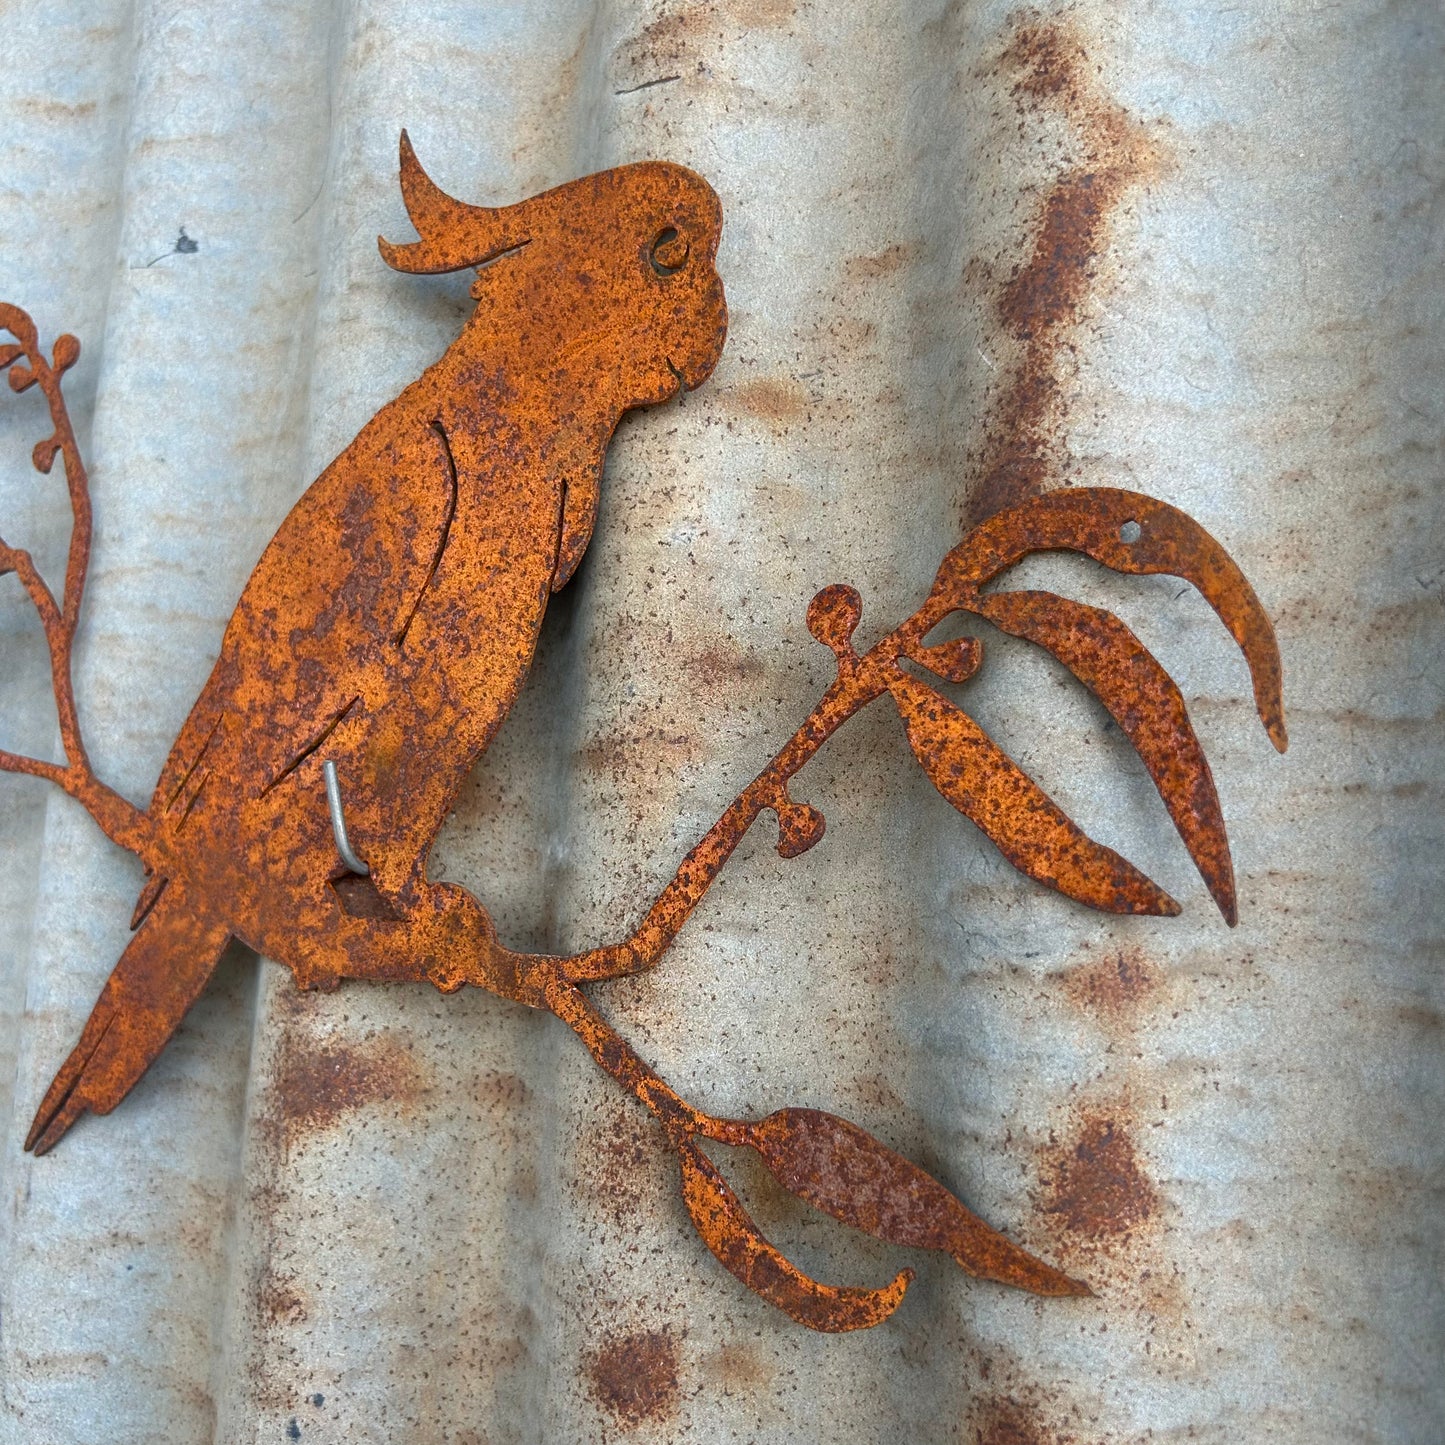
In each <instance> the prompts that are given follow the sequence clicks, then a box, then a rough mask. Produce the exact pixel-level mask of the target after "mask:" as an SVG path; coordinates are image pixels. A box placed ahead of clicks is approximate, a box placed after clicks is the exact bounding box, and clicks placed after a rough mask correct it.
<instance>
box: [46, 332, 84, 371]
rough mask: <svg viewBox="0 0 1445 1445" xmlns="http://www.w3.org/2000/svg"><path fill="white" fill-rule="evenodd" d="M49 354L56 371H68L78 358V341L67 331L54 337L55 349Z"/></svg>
mask: <svg viewBox="0 0 1445 1445" xmlns="http://www.w3.org/2000/svg"><path fill="white" fill-rule="evenodd" d="M51 355H52V364H53V365H54V367H55V369H56V371H69V370H70V368H71V367H72V366H74V365H75V363H76V362H77V361H79V360H80V342H79V341H78V340H76V338H75V337H73V336H72V335H71V334H70V333H69V332H68V331H67V332H66V333H65V334H64V335H63V336H57V337H56V338H55V350H54V352H52V353H51Z"/></svg>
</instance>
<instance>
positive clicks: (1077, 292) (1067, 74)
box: [969, 19, 1163, 521]
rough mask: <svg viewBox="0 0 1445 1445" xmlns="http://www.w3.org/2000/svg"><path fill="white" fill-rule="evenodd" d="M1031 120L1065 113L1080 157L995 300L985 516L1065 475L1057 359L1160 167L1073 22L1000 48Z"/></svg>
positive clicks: (1055, 189)
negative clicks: (1005, 343)
mask: <svg viewBox="0 0 1445 1445" xmlns="http://www.w3.org/2000/svg"><path fill="white" fill-rule="evenodd" d="M1003 69H1004V70H1006V71H1007V70H1012V71H1014V73H1015V74H1016V76H1017V79H1016V80H1015V82H1014V85H1013V97H1014V100H1015V102H1016V104H1017V105H1018V108H1019V111H1020V114H1021V117H1022V118H1023V119H1024V121H1028V120H1030V119H1033V118H1035V117H1036V116H1037V115H1038V114H1039V113H1040V112H1043V111H1049V110H1055V111H1057V110H1062V112H1063V114H1064V116H1065V117H1066V118H1067V120H1068V121H1069V123H1070V126H1071V129H1072V131H1073V134H1074V148H1075V152H1076V154H1075V156H1074V159H1073V160H1072V163H1070V164H1068V165H1067V166H1066V167H1065V168H1064V169H1063V171H1062V173H1061V174H1059V175H1058V176H1057V178H1056V179H1055V180H1054V182H1053V184H1052V186H1051V187H1050V189H1049V190H1048V192H1047V194H1046V195H1045V196H1044V199H1043V203H1042V205H1041V207H1040V209H1039V213H1038V219H1037V222H1036V225H1035V231H1034V239H1033V245H1032V248H1031V250H1030V254H1029V256H1028V259H1027V260H1026V261H1024V262H1022V263H1021V264H1019V265H1017V266H1015V267H1014V269H1013V271H1012V274H1011V275H1010V276H1009V279H1008V281H1007V282H1006V283H1005V284H1004V286H1003V288H1002V291H1001V292H1000V294H999V296H998V300H997V314H998V320H999V323H1000V325H1001V327H1002V329H1003V331H1004V333H1005V335H1006V337H1007V338H1009V339H1010V341H1011V342H1012V349H1013V351H1014V355H1013V357H1012V358H1011V360H1010V362H1009V364H1008V365H1007V367H1006V370H1005V375H1004V380H1003V383H1002V385H1001V387H1000V388H999V390H998V393H997V395H996V396H995V398H994V401H993V404H992V407H991V421H990V423H989V425H988V427H987V430H986V433H985V436H984V441H983V445H982V447H981V448H980V451H979V454H978V456H977V459H976V460H975V462H974V465H973V467H972V468H971V470H972V472H973V484H972V487H971V490H970V506H969V515H970V519H971V520H973V521H980V520H982V519H983V518H985V517H988V516H991V515H992V514H993V513H994V512H997V511H1000V510H1001V509H1002V508H1004V507H1009V506H1013V505H1015V504H1016V503H1018V502H1021V501H1023V500H1024V499H1025V498H1026V497H1029V496H1033V495H1035V494H1037V493H1038V492H1040V491H1042V490H1043V489H1044V488H1045V487H1046V486H1047V485H1049V484H1050V483H1051V482H1056V481H1057V480H1058V476H1057V473H1058V471H1059V467H1058V462H1057V452H1058V450H1059V443H1058V432H1059V430H1060V428H1061V425H1062V420H1063V418H1062V416H1061V415H1060V404H1059V381H1060V366H1061V362H1062V361H1063V359H1064V358H1065V357H1066V356H1067V355H1068V353H1069V352H1070V351H1071V350H1072V349H1073V345H1072V343H1073V337H1072V333H1073V332H1074V331H1075V329H1076V328H1077V327H1078V325H1079V323H1080V321H1081V320H1082V319H1083V317H1084V314H1085V310H1086V302H1087V301H1088V299H1089V297H1090V295H1091V293H1092V292H1093V291H1094V290H1095V289H1096V283H1097V280H1098V263H1099V259H1100V257H1101V255H1102V254H1103V252H1104V250H1105V248H1106V246H1107V244H1108V241H1109V231H1110V225H1111V222H1112V220H1113V217H1114V215H1115V213H1116V212H1117V211H1118V209H1119V206H1120V204H1121V203H1122V202H1123V200H1124V199H1125V198H1126V196H1127V195H1128V194H1129V192H1130V191H1132V190H1133V189H1134V188H1135V187H1136V186H1138V185H1140V184H1141V183H1142V182H1144V181H1146V180H1148V179H1149V178H1150V177H1152V176H1154V175H1156V174H1158V173H1159V171H1160V170H1161V169H1162V165H1163V158H1162V155H1161V152H1160V149H1159V146H1158V142H1157V141H1156V140H1155V138H1154V137H1153V136H1152V135H1151V134H1150V133H1149V132H1148V131H1147V130H1146V129H1145V128H1144V126H1142V125H1141V124H1140V123H1139V122H1138V121H1137V120H1135V119H1134V118H1133V117H1132V116H1131V115H1130V114H1129V113H1128V112H1127V111H1126V110H1124V109H1123V107H1122V106H1120V105H1119V104H1118V103H1117V102H1116V101H1114V100H1113V99H1112V98H1111V97H1110V96H1108V95H1107V94H1105V93H1104V92H1103V91H1102V90H1101V89H1100V87H1099V85H1098V83H1097V81H1096V79H1095V77H1094V74H1093V71H1092V68H1091V66H1090V65H1089V62H1088V56H1087V54H1086V52H1085V49H1084V46H1083V43H1082V41H1081V39H1080V37H1079V36H1078V34H1077V33H1076V31H1075V29H1074V28H1073V27H1072V26H1071V25H1070V24H1069V22H1068V21H1066V20H1059V19H1052V20H1048V21H1042V20H1031V21H1028V22H1026V23H1022V24H1020V25H1019V27H1018V28H1017V30H1016V32H1015V35H1014V39H1013V42H1012V44H1011V45H1010V46H1009V48H1008V49H1007V50H1006V51H1005V53H1004V55H1003Z"/></svg>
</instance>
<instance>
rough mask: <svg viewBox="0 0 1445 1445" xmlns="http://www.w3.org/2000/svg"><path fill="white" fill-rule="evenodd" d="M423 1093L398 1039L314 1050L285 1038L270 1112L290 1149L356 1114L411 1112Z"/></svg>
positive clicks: (321, 1046) (414, 1066) (292, 1035)
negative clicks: (388, 1108) (375, 1108)
mask: <svg viewBox="0 0 1445 1445" xmlns="http://www.w3.org/2000/svg"><path fill="white" fill-rule="evenodd" d="M425 1087H426V1085H425V1081H424V1079H423V1077H422V1073H421V1070H420V1069H419V1068H418V1066H417V1064H416V1061H415V1059H414V1058H413V1057H412V1054H411V1052H410V1050H408V1048H407V1047H406V1045H405V1044H403V1043H402V1042H401V1041H400V1040H398V1039H395V1038H391V1037H386V1036H383V1037H381V1038H376V1039H368V1040H366V1041H364V1042H362V1043H350V1042H336V1043H324V1044H317V1043H312V1042H310V1041H308V1040H305V1039H304V1038H300V1037H298V1036H297V1035H296V1034H295V1033H288V1034H287V1035H286V1037H285V1038H284V1039H283V1041H282V1044H281V1049H280V1057H279V1058H278V1059H277V1061H276V1074H275V1079H274V1082H273V1085H272V1090H271V1107H272V1109H273V1110H274V1117H275V1122H276V1126H277V1129H278V1132H279V1133H280V1134H281V1136H282V1137H283V1138H284V1139H285V1141H286V1142H288V1143H290V1142H294V1140H296V1139H297V1138H299V1137H300V1136H301V1135H303V1134H308V1133H313V1132H316V1131H318V1130H322V1129H326V1128H329V1127H330V1126H331V1125H333V1124H335V1123H336V1122H337V1120H339V1119H340V1118H341V1117H342V1116H343V1115H345V1114H348V1113H350V1112H352V1111H353V1110H356V1109H363V1108H366V1107H368V1106H369V1105H373V1104H377V1103H386V1104H391V1105H393V1106H401V1107H406V1106H409V1105H411V1104H413V1103H415V1101H416V1099H417V1097H418V1096H419V1095H420V1093H421V1092H422V1091H423V1090H424V1088H425Z"/></svg>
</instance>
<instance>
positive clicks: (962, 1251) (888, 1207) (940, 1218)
mask: <svg viewBox="0 0 1445 1445" xmlns="http://www.w3.org/2000/svg"><path fill="white" fill-rule="evenodd" d="M748 1134H749V1139H748V1142H749V1143H750V1144H751V1145H752V1147H753V1148H754V1149H756V1150H757V1151H758V1153H759V1154H760V1155H761V1156H762V1159H763V1162H764V1163H765V1164H766V1165H767V1166H768V1169H769V1171H770V1172H771V1173H772V1175H773V1178H775V1179H776V1180H777V1181H778V1183H779V1184H781V1185H782V1186H783V1188H784V1189H786V1190H787V1191H788V1192H789V1193H790V1194H794V1195H796V1196H797V1197H798V1198H799V1199H804V1200H806V1201H807V1202H808V1203H809V1204H811V1205H812V1206H813V1207H814V1208H815V1209H821V1210H822V1211H823V1212H824V1213H825V1214H831V1215H832V1216H833V1218H834V1219H840V1220H842V1221H843V1223H844V1224H849V1225H852V1227H853V1228H854V1229H861V1230H863V1231H864V1233H866V1234H871V1235H874V1236H876V1237H877V1238H879V1239H886V1240H888V1241H889V1242H890V1243H892V1244H904V1245H911V1246H914V1247H916V1248H918V1249H938V1250H942V1251H943V1252H944V1253H945V1254H948V1255H951V1256H952V1257H953V1259H954V1261H955V1262H956V1263H957V1264H958V1265H959V1266H960V1267H961V1268H962V1269H965V1270H967V1271H968V1273H969V1274H972V1275H976V1276H977V1277H978V1278H980V1279H991V1280H995V1281H997V1282H998V1283H1000V1284H1009V1285H1014V1286H1016V1287H1018V1288H1019V1289H1026V1290H1030V1291H1032V1292H1033V1293H1034V1294H1038V1295H1088V1294H1091V1293H1092V1291H1091V1290H1090V1289H1089V1288H1088V1286H1087V1285H1084V1284H1080V1283H1079V1282H1078V1281H1077V1280H1073V1279H1070V1278H1069V1277H1068V1276H1067V1275H1066V1274H1061V1273H1060V1272H1059V1271H1058V1270H1056V1269H1054V1268H1053V1267H1052V1266H1050V1265H1047V1264H1045V1263H1044V1262H1043V1261H1042V1260H1041V1259H1037V1258H1035V1257H1034V1256H1033V1255H1031V1254H1029V1253H1028V1251H1027V1250H1024V1249H1020V1248H1019V1246H1018V1245H1016V1244H1014V1243H1013V1242H1012V1241H1011V1240H1009V1239H1006V1238H1005V1237H1004V1236H1003V1235H1002V1234H1000V1233H999V1232H998V1231H997V1230H996V1229H990V1228H989V1226H988V1225H986V1224H985V1223H984V1222H983V1220H981V1219H980V1218H979V1217H978V1216H977V1215H976V1214H974V1213H972V1212H971V1211H970V1210H968V1209H966V1208H965V1207H964V1206H963V1204H961V1203H960V1202H959V1200H958V1199H956V1198H955V1197H954V1195H953V1194H951V1193H950V1192H949V1191H948V1190H947V1189H945V1188H944V1187H943V1185H942V1184H940V1183H939V1182H938V1180H936V1179H935V1178H933V1176H932V1175H931V1174H927V1173H925V1172H924V1171H923V1170H922V1169H920V1168H919V1167H918V1166H917V1165H916V1164H910V1163H909V1162H908V1160H907V1159H905V1158H904V1157H903V1156H902V1155H901V1154H895V1153H894V1152H893V1150H891V1149H890V1148H888V1147H887V1145H885V1144H883V1143H880V1142H879V1140H877V1139H875V1138H874V1137H873V1136H872V1135H871V1134H869V1133H868V1132H867V1131H866V1130H864V1129H860V1128H859V1127H858V1125H856V1124H852V1123H850V1122H849V1121H848V1120H847V1119H840V1118H839V1117H838V1116H837V1115H836V1114H825V1113H824V1112H823V1111H822V1110H821V1109H779V1110H778V1111H777V1112H776V1113H773V1114H769V1115H768V1117H767V1118H766V1119H764V1120H762V1121H761V1122H760V1123H758V1124H753V1125H751V1126H749V1129H748Z"/></svg>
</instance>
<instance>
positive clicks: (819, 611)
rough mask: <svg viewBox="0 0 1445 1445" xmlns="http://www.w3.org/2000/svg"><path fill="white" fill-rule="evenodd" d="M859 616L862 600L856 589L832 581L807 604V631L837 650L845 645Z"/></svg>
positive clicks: (861, 610)
mask: <svg viewBox="0 0 1445 1445" xmlns="http://www.w3.org/2000/svg"><path fill="white" fill-rule="evenodd" d="M862 615H863V599H862V598H861V597H860V596H859V595H858V591H857V589H856V588H854V587H849V586H848V585H847V583H845V582H834V583H833V584H832V585H831V586H829V587H825V588H823V590H822V591H821V592H820V593H818V595H817V596H816V597H815V598H813V600H812V601H811V602H810V603H809V604H808V631H809V632H811V633H812V634H813V636H814V637H816V638H817V639H818V641H819V642H822V643H825V644H826V645H827V646H829V647H831V648H832V649H833V650H834V651H835V652H837V651H838V650H839V649H840V648H842V647H845V646H847V643H848V639H849V638H850V637H852V635H853V629H854V628H856V627H857V626H858V619H859V618H860V617H862Z"/></svg>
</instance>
